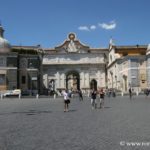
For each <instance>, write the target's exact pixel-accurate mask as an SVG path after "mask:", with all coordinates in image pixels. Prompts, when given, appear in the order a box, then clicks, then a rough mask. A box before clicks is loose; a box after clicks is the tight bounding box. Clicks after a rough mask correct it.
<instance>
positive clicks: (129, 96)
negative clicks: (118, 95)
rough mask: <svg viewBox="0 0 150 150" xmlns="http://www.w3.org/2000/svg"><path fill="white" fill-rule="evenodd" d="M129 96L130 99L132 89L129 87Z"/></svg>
mask: <svg viewBox="0 0 150 150" xmlns="http://www.w3.org/2000/svg"><path fill="white" fill-rule="evenodd" d="M129 97H130V99H131V98H132V89H131V88H129Z"/></svg>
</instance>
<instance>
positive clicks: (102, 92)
mask: <svg viewBox="0 0 150 150" xmlns="http://www.w3.org/2000/svg"><path fill="white" fill-rule="evenodd" d="M104 96H105V93H104V91H103V89H101V90H100V92H99V97H100V108H104Z"/></svg>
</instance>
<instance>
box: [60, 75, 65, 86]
mask: <svg viewBox="0 0 150 150" xmlns="http://www.w3.org/2000/svg"><path fill="white" fill-rule="evenodd" d="M61 88H65V74H64V73H63V74H62V75H61Z"/></svg>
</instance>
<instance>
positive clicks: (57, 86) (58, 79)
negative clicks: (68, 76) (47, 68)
mask: <svg viewBox="0 0 150 150" xmlns="http://www.w3.org/2000/svg"><path fill="white" fill-rule="evenodd" d="M59 87H60V74H59V72H57V73H56V89H57V88H59Z"/></svg>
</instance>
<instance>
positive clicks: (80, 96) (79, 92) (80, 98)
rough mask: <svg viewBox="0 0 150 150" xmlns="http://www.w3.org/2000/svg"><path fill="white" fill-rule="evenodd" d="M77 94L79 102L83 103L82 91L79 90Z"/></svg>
mask: <svg viewBox="0 0 150 150" xmlns="http://www.w3.org/2000/svg"><path fill="white" fill-rule="evenodd" d="M78 94H79V100H80V101H83V96H82V91H81V90H80V89H79V90H78Z"/></svg>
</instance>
